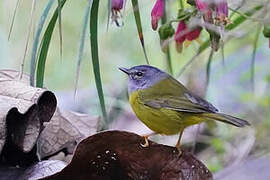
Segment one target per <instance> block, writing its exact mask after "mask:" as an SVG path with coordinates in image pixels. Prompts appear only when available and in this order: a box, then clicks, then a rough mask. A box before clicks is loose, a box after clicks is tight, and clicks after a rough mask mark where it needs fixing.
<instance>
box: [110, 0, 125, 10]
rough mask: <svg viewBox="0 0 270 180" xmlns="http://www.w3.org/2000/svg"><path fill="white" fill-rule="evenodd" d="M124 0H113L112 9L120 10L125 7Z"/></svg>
mask: <svg viewBox="0 0 270 180" xmlns="http://www.w3.org/2000/svg"><path fill="white" fill-rule="evenodd" d="M123 5H124V0H111V8H112V11H120V10H121V9H123Z"/></svg>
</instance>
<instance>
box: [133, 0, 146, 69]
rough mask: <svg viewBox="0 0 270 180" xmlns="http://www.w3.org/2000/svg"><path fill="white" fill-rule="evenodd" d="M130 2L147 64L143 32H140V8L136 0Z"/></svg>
mask: <svg viewBox="0 0 270 180" xmlns="http://www.w3.org/2000/svg"><path fill="white" fill-rule="evenodd" d="M131 2H132V7H133V14H134V17H135V21H136V26H137V31H138V35H139V38H140V41H141V45H142V49H143V53H144V57H145V60H146V63H147V64H149V61H148V58H147V54H146V50H145V46H144V38H143V32H142V23H141V17H140V9H139V4H138V0H131Z"/></svg>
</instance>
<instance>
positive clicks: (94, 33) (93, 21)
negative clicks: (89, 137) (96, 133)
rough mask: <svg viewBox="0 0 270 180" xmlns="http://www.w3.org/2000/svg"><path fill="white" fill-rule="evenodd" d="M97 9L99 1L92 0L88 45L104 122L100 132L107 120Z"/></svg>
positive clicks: (105, 125)
mask: <svg viewBox="0 0 270 180" xmlns="http://www.w3.org/2000/svg"><path fill="white" fill-rule="evenodd" d="M98 8H99V0H94V1H93V4H92V7H91V12H90V43H91V54H92V63H93V70H94V74H95V81H96V87H97V91H98V97H99V102H100V106H101V111H102V115H103V119H104V122H103V123H102V124H101V126H100V127H99V128H100V130H102V129H107V128H108V127H107V126H108V123H107V122H108V119H107V113H106V108H105V101H104V95H103V90H102V83H101V77H100V68H99V57H98Z"/></svg>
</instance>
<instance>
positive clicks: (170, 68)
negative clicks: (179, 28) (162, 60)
mask: <svg viewBox="0 0 270 180" xmlns="http://www.w3.org/2000/svg"><path fill="white" fill-rule="evenodd" d="M166 22H167V11H166V1H164V13H163V17H162V19H161V23H162V24H165V23H166ZM167 46H168V47H167V49H166V60H167V61H166V63H167V69H168V72H169V73H170V74H173V70H172V62H171V53H170V45H169V44H167Z"/></svg>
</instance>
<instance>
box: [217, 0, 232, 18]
mask: <svg viewBox="0 0 270 180" xmlns="http://www.w3.org/2000/svg"><path fill="white" fill-rule="evenodd" d="M228 14H229V10H228V3H227V2H226V1H225V0H221V1H220V2H218V3H217V4H216V15H217V16H225V17H228Z"/></svg>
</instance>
